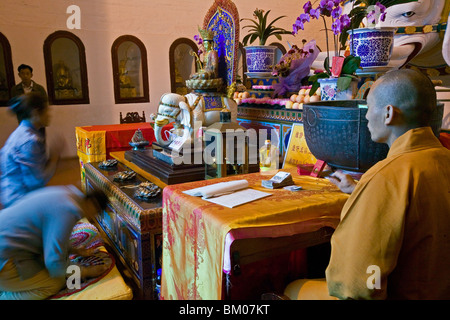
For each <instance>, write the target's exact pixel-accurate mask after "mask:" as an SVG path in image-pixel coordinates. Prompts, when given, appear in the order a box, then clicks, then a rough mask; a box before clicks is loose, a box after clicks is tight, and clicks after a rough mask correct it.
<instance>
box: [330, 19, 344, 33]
mask: <svg viewBox="0 0 450 320" xmlns="http://www.w3.org/2000/svg"><path fill="white" fill-rule="evenodd" d="M331 30H332V31H333V34H335V35H338V34H339V33H341V31H342V24H341V20H340V19H336V20H334V21H333V23H332V24H331Z"/></svg>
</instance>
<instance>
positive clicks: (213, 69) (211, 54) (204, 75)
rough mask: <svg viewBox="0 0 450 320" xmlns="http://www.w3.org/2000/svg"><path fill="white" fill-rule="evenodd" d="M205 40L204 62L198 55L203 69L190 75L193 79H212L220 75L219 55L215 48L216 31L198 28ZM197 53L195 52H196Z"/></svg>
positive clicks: (198, 60)
mask: <svg viewBox="0 0 450 320" xmlns="http://www.w3.org/2000/svg"><path fill="white" fill-rule="evenodd" d="M198 31H199V32H200V36H201V38H202V40H203V47H204V48H205V52H204V53H203V63H201V62H200V59H199V57H198V55H196V58H197V62H199V63H200V66H201V69H200V70H199V71H198V72H196V73H193V74H192V75H191V76H190V79H192V80H210V79H217V78H218V77H219V55H218V53H217V51H216V50H215V49H214V33H213V31H211V30H205V29H200V28H199V29H198ZM194 54H195V53H194Z"/></svg>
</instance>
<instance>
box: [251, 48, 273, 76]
mask: <svg viewBox="0 0 450 320" xmlns="http://www.w3.org/2000/svg"><path fill="white" fill-rule="evenodd" d="M245 50H246V57H247V70H248V72H271V71H272V65H273V64H274V60H275V51H276V48H275V47H257V46H255V47H245Z"/></svg>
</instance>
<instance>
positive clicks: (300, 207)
mask: <svg viewBox="0 0 450 320" xmlns="http://www.w3.org/2000/svg"><path fill="white" fill-rule="evenodd" d="M286 171H290V172H291V174H292V175H293V178H294V181H295V183H296V185H300V186H302V187H303V190H302V191H297V192H292V191H287V190H284V189H276V190H271V189H266V188H263V187H261V180H266V179H269V178H270V177H271V176H272V175H270V176H268V175H264V174H261V173H252V174H246V175H240V176H238V177H226V178H220V179H213V180H206V181H196V182H190V183H183V184H177V185H169V186H166V187H165V188H164V191H163V266H162V284H161V293H162V294H161V296H162V298H163V299H213V300H217V299H221V298H226V297H224V296H223V292H224V288H223V287H222V283H223V277H224V274H225V275H227V274H230V273H231V271H232V269H233V268H234V267H235V266H236V262H235V261H234V259H235V257H233V256H234V255H235V253H236V252H237V251H236V248H235V249H233V247H234V246H235V245H236V244H238V243H239V242H241V245H239V246H238V247H239V249H238V250H239V251H240V258H241V263H243V262H245V261H244V260H245V259H247V260H249V261H250V260H252V261H257V260H258V259H259V256H267V255H268V254H276V253H277V252H281V251H283V250H286V248H289V250H293V249H298V248H301V247H307V246H312V245H315V244H319V243H323V242H324V241H328V240H329V238H330V236H331V233H332V230H333V229H334V228H335V227H336V226H337V224H338V223H339V217H340V212H341V209H342V207H343V205H344V203H345V201H346V200H347V199H348V195H347V194H344V193H342V192H340V191H339V189H338V188H337V187H336V186H334V185H333V184H332V183H330V182H329V181H328V180H326V179H320V178H313V177H310V176H299V175H298V174H297V173H296V171H295V169H294V168H291V169H287V170H286ZM238 178H239V179H246V180H247V181H248V182H249V186H250V187H251V188H254V189H257V190H261V191H265V192H269V193H272V195H271V196H268V197H266V198H263V199H259V200H256V201H254V202H250V203H246V204H243V205H241V206H238V207H235V208H233V209H231V208H227V207H223V206H220V205H217V204H214V203H211V202H208V201H206V200H202V199H201V198H198V197H193V196H189V195H187V194H184V193H183V192H182V191H185V190H189V189H193V188H197V187H201V186H205V185H210V184H213V183H218V182H224V181H230V180H233V179H238ZM330 230H331V231H330ZM245 242H247V244H246V245H245V244H244V243H245ZM271 252H272V253H271ZM243 281H245V278H244V280H243Z"/></svg>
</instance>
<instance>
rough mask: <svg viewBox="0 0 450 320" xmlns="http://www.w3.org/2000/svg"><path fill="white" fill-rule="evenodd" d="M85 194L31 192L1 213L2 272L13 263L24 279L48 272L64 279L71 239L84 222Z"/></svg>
mask: <svg viewBox="0 0 450 320" xmlns="http://www.w3.org/2000/svg"><path fill="white" fill-rule="evenodd" d="M82 199H83V193H82V192H81V191H80V190H78V189H77V188H76V187H74V186H51V187H44V188H40V189H38V190H35V191H32V192H30V193H28V194H27V195H25V196H23V197H22V198H21V199H20V200H18V201H16V202H15V203H14V204H13V205H11V206H10V207H8V208H6V209H3V210H1V211H0V270H2V268H3V267H4V266H5V264H6V262H7V261H8V260H12V262H13V263H14V264H15V266H16V268H17V271H18V273H19V275H20V277H21V278H22V279H27V278H30V277H32V276H34V275H35V274H37V273H38V272H40V271H42V270H44V269H47V271H48V273H49V274H50V276H51V277H54V278H57V277H64V276H65V275H66V271H67V267H68V262H69V259H68V256H69V248H70V245H69V239H70V235H71V233H72V230H73V227H74V226H75V224H76V223H77V221H79V220H80V219H81V218H82V211H81V208H80V206H79V203H80V201H82Z"/></svg>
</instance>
